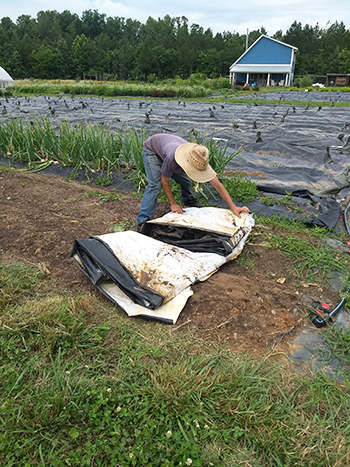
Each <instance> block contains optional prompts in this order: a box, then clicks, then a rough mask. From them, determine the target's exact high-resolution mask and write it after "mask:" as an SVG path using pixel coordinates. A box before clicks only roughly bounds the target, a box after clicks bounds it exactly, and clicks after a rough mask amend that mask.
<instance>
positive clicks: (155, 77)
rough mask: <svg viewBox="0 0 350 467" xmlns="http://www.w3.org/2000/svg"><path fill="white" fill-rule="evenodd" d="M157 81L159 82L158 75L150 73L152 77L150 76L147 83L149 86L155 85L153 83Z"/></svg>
mask: <svg viewBox="0 0 350 467" xmlns="http://www.w3.org/2000/svg"><path fill="white" fill-rule="evenodd" d="M156 80H157V76H156V74H155V73H150V75H149V76H148V80H147V82H148V83H149V84H153V83H155V82H156Z"/></svg>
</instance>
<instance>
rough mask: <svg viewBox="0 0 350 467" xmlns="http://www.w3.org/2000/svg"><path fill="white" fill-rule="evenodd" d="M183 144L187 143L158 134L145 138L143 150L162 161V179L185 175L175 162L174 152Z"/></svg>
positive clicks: (175, 137)
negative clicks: (155, 155)
mask: <svg viewBox="0 0 350 467" xmlns="http://www.w3.org/2000/svg"><path fill="white" fill-rule="evenodd" d="M184 143H187V141H186V140H184V139H183V138H181V137H180V136H175V135H169V134H166V133H160V134H157V135H153V136H150V137H149V138H147V139H146V141H145V142H144V145H143V149H144V151H147V152H149V153H151V154H157V156H158V157H160V158H161V159H162V161H163V162H162V168H161V174H162V175H163V177H166V178H170V177H171V176H172V175H173V174H184V173H185V172H184V171H183V170H182V168H181V167H180V166H179V164H178V163H177V162H176V161H175V151H176V149H177V148H178V147H179V146H181V144H184Z"/></svg>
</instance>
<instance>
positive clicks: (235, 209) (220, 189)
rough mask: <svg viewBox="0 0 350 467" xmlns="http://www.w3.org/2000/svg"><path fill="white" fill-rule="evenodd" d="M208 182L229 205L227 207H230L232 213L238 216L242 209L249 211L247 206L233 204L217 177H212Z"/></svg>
mask: <svg viewBox="0 0 350 467" xmlns="http://www.w3.org/2000/svg"><path fill="white" fill-rule="evenodd" d="M209 183H210V184H211V186H212V187H213V188H215V190H216V191H217V192H218V193H219V195H220V196H221V198H222V199H223V200H224V201H225V202H226V203H227V204H228V205H229V207H230V209H231V211H232V212H233V214H235V215H236V216H238V217H241V216H240V212H242V211H244V212H250V210H249V208H247V206H243V207H241V208H240V207H238V206H236V205H235V203H234V202H233V201H232V199H231V196H230V195H229V194H228V192H227V190H226V188H225V187H224V185H223V184H222V183H221V182H220V180H219V179H218V177H214V178H213V179H212V180H210V181H209Z"/></svg>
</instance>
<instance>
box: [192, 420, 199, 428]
mask: <svg viewBox="0 0 350 467" xmlns="http://www.w3.org/2000/svg"><path fill="white" fill-rule="evenodd" d="M193 423H194V424H195V425H196V428H199V423H198V420H193Z"/></svg>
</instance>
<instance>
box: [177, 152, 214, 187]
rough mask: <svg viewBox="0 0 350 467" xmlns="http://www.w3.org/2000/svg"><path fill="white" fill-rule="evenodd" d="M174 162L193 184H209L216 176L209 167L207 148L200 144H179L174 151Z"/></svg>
mask: <svg viewBox="0 0 350 467" xmlns="http://www.w3.org/2000/svg"><path fill="white" fill-rule="evenodd" d="M175 161H176V162H177V163H178V164H179V166H180V167H181V168H182V169H183V170H184V171H185V172H186V173H187V175H188V176H189V177H190V178H191V179H192V180H194V181H195V182H202V183H205V182H209V181H210V180H212V179H213V178H214V177H215V175H216V172H215V170H213V169H212V168H211V167H210V165H209V151H208V148H207V147H205V146H202V145H201V144H195V143H184V144H181V146H179V147H178V148H177V149H176V151H175Z"/></svg>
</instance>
